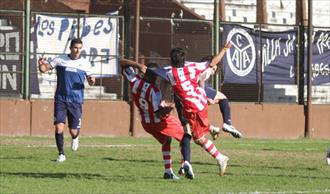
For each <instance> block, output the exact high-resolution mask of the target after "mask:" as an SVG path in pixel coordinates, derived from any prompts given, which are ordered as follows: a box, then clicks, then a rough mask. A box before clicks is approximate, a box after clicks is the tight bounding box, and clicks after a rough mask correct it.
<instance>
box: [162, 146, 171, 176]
mask: <svg viewBox="0 0 330 194" xmlns="http://www.w3.org/2000/svg"><path fill="white" fill-rule="evenodd" d="M162 154H163V160H164V168H165V172H167V173H173V170H172V158H171V146H170V145H163V146H162Z"/></svg>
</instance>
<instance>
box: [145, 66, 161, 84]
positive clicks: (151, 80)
mask: <svg viewBox="0 0 330 194" xmlns="http://www.w3.org/2000/svg"><path fill="white" fill-rule="evenodd" d="M155 68H158V64H157V63H147V70H146V73H145V74H144V77H143V79H144V80H146V81H147V82H149V83H155V82H156V79H157V75H156V74H155V73H154V72H153V71H152V70H151V69H155Z"/></svg>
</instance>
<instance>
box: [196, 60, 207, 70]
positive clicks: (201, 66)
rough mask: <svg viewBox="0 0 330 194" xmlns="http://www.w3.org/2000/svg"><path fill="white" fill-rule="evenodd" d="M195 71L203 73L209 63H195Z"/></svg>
mask: <svg viewBox="0 0 330 194" xmlns="http://www.w3.org/2000/svg"><path fill="white" fill-rule="evenodd" d="M195 64H196V68H197V70H199V71H201V72H204V71H205V70H206V69H208V67H209V64H210V62H209V61H204V62H199V63H195Z"/></svg>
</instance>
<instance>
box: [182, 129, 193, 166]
mask: <svg viewBox="0 0 330 194" xmlns="http://www.w3.org/2000/svg"><path fill="white" fill-rule="evenodd" d="M190 139H191V136H190V135H189V134H184V135H183V138H182V140H181V155H182V157H183V160H184V161H188V162H189V163H191V162H190Z"/></svg>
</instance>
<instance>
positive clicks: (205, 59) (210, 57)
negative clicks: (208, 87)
mask: <svg viewBox="0 0 330 194" xmlns="http://www.w3.org/2000/svg"><path fill="white" fill-rule="evenodd" d="M212 59H213V56H212V55H208V56H205V57H203V58H202V59H201V62H205V61H212Z"/></svg>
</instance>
